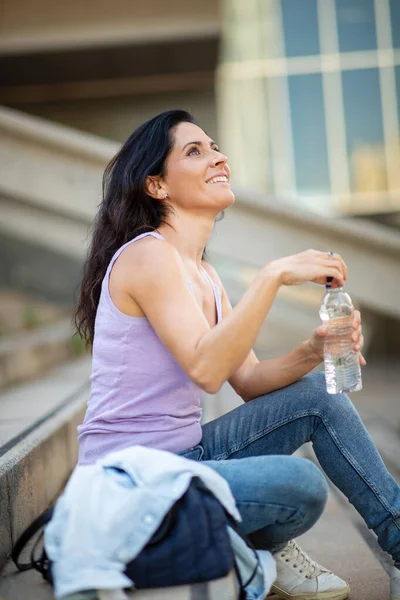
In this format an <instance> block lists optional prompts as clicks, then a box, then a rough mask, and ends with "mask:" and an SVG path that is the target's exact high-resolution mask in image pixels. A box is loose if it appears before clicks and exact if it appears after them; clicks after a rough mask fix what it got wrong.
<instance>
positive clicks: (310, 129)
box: [289, 74, 330, 194]
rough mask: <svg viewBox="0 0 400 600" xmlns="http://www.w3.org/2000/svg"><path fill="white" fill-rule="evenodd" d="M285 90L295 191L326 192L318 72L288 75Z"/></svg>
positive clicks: (320, 93) (325, 157)
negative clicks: (288, 113)
mask: <svg viewBox="0 0 400 600" xmlns="http://www.w3.org/2000/svg"><path fill="white" fill-rule="evenodd" d="M289 93H290V110H291V117H292V130H293V145H294V153H295V166H296V183H297V189H298V192H299V193H300V194H303V193H307V194H323V193H326V192H327V191H328V190H329V187H330V186H329V169H328V158H327V147H326V131H325V114H324V103H323V95H322V79H321V75H320V74H312V75H293V76H291V77H289Z"/></svg>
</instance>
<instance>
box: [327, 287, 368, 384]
mask: <svg viewBox="0 0 400 600" xmlns="http://www.w3.org/2000/svg"><path fill="white" fill-rule="evenodd" d="M353 312H354V306H353V303H352V301H351V298H350V296H349V294H347V293H346V292H345V291H344V290H343V288H342V287H338V288H332V287H331V284H330V283H329V282H328V283H327V284H326V292H325V295H324V297H323V298H322V302H321V307H320V311H319V315H320V317H321V320H322V323H323V325H325V326H326V327H327V328H328V335H327V336H326V337H325V343H324V363H325V378H326V389H327V391H328V393H329V394H338V393H339V392H358V391H359V390H361V388H362V381H361V367H360V360H359V354H358V352H356V351H355V350H354V349H353V346H354V342H353V340H352V339H351V336H352V333H353V331H354V330H353V328H352V325H351V323H352V320H353Z"/></svg>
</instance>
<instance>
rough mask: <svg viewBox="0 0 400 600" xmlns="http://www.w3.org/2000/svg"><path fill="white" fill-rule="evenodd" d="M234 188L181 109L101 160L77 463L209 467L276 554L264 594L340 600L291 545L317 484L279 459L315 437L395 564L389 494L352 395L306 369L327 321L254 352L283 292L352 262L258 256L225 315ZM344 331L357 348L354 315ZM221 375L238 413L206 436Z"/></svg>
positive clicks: (87, 285) (397, 553) (344, 590)
mask: <svg viewBox="0 0 400 600" xmlns="http://www.w3.org/2000/svg"><path fill="white" fill-rule="evenodd" d="M229 179H230V172H229V167H228V165H227V158H226V157H225V156H224V155H223V154H221V152H220V151H219V149H218V147H217V145H216V144H215V142H213V141H212V140H211V139H210V138H209V137H208V136H207V135H206V133H205V132H204V131H203V130H202V129H200V127H198V126H197V125H196V124H195V121H194V119H193V117H191V115H189V114H188V113H186V112H184V111H168V112H165V113H163V114H161V115H158V116H157V117H155V118H154V119H152V120H150V121H148V122H147V123H145V124H144V125H142V126H141V127H139V128H138V129H137V130H136V131H135V132H134V133H133V134H132V136H131V137H130V138H129V139H128V140H127V142H126V143H125V144H124V146H123V147H122V149H121V150H120V152H119V153H118V154H117V155H116V156H115V157H114V159H113V160H112V161H111V163H110V164H109V166H108V167H107V169H106V172H105V177H104V199H103V202H102V204H101V207H100V211H99V214H98V216H97V219H96V223H95V228H94V233H93V240H92V246H91V250H90V253H89V256H88V259H87V262H86V266H85V271H84V277H83V282H82V289H81V295H80V299H79V304H78V307H77V311H76V323H77V327H78V330H79V332H80V333H81V335H83V336H84V337H85V338H86V339H87V340H88V341H89V342H90V343H92V344H93V371H92V389H91V395H90V400H89V403H88V409H87V413H86V417H85V421H84V423H83V425H81V426H80V427H79V443H80V457H79V461H80V463H81V464H85V463H91V462H94V461H95V460H96V459H97V458H98V457H101V456H103V455H105V454H106V453H108V452H110V451H113V450H117V449H122V448H124V447H128V446H130V445H133V444H142V445H145V446H146V445H147V446H151V447H154V448H160V449H164V450H169V451H172V452H176V453H180V454H183V455H184V456H186V457H188V458H191V459H194V460H203V461H207V463H208V464H209V465H210V466H212V467H213V468H215V469H216V470H217V471H218V472H219V473H220V474H221V475H222V476H223V477H225V478H226V479H227V481H228V482H229V484H230V486H231V489H232V492H233V494H234V496H235V499H236V501H237V505H238V508H239V510H240V512H241V514H242V517H243V527H244V530H245V531H246V532H247V533H249V534H250V535H251V537H252V540H253V542H254V543H255V544H256V545H257V547H258V548H265V549H270V550H271V551H272V552H274V553H275V558H276V562H277V568H278V578H277V581H276V582H275V587H274V591H275V593H277V594H278V596H280V597H282V598H291V599H296V598H303V599H305V598H307V599H309V600H312V599H322V598H324V600H328V599H329V600H340V599H342V598H346V597H347V595H348V592H349V588H348V586H347V584H346V583H345V582H344V581H342V580H341V579H340V578H339V577H337V576H335V575H334V574H333V573H331V572H330V571H328V570H327V569H325V568H324V567H321V566H320V565H318V564H317V563H315V562H314V561H312V560H311V559H310V558H309V557H308V556H307V555H306V554H305V553H304V552H303V551H302V550H301V549H300V547H299V546H298V545H297V544H296V543H295V542H294V541H291V540H293V538H294V537H296V536H297V535H300V534H301V533H303V532H304V531H306V530H307V529H308V528H309V527H311V525H312V524H313V523H314V522H315V521H316V520H317V519H318V517H319V516H320V514H321V512H322V510H323V507H324V504H325V500H326V483H325V480H324V478H323V476H322V475H321V472H320V471H319V470H318V469H317V468H316V467H315V466H314V465H313V464H312V463H311V462H310V461H306V460H303V459H300V458H296V457H292V456H290V455H291V454H292V453H293V452H294V451H295V450H296V449H297V448H299V447H300V446H301V445H302V444H303V443H305V442H308V441H310V440H311V441H312V442H313V445H314V449H315V452H316V455H317V457H318V460H319V462H320V464H321V466H322V468H323V469H324V470H325V472H326V474H327V475H328V477H329V478H330V479H331V480H332V481H333V482H334V483H335V484H336V485H337V486H338V487H339V488H340V489H341V490H342V492H343V493H344V494H345V495H346V496H347V497H348V498H349V500H350V502H352V503H353V504H354V506H355V507H356V509H357V510H358V511H359V513H360V514H361V515H362V516H363V518H364V519H365V521H366V523H367V525H368V526H369V527H371V528H373V529H374V530H375V532H376V533H377V535H378V540H379V543H380V545H381V547H382V548H383V549H384V550H386V551H388V552H390V553H391V554H392V556H393V558H394V560H395V561H396V565H397V566H400V519H399V517H400V491H399V488H398V486H397V484H396V483H395V481H394V480H393V479H392V477H391V476H390V475H389V474H388V472H387V470H386V468H385V466H384V464H383V462H382V461H381V459H380V457H379V454H378V452H377V450H376V448H375V447H374V445H373V442H372V441H371V439H370V437H369V435H368V433H367V431H366V430H365V428H364V426H363V424H362V423H361V421H360V418H359V416H358V414H357V413H356V411H355V409H354V408H353V406H352V404H351V402H350V401H349V399H348V397H347V396H346V395H345V394H337V395H328V394H327V393H326V390H325V380H324V376H323V374H321V373H313V374H309V373H310V371H312V369H314V367H316V366H317V365H318V364H320V363H321V361H322V360H323V341H324V335H326V330H325V329H324V328H322V327H318V328H317V329H316V330H315V331H314V332H313V333H312V335H311V337H310V339H308V340H307V341H305V342H304V343H303V344H301V346H299V347H298V348H296V349H295V350H293V351H292V352H290V353H289V354H287V355H286V356H284V357H282V358H279V359H274V360H267V361H262V362H259V361H258V360H257V358H256V356H255V354H254V353H253V351H252V346H253V344H254V342H255V340H256V337H257V335H258V333H259V331H260V328H261V325H262V324H263V322H264V320H265V318H266V316H267V315H268V312H269V310H270V308H271V305H272V303H273V301H274V299H275V297H276V294H277V292H278V290H279V288H280V286H282V285H297V284H301V283H303V282H306V281H312V282H314V283H317V284H324V283H325V281H326V277H332V278H333V285H334V286H338V285H343V283H344V280H345V279H346V277H347V268H346V265H345V263H344V261H343V260H342V258H341V257H340V256H339V255H337V254H334V255H333V256H330V255H329V254H328V253H327V252H319V251H315V250H307V251H306V252H302V253H300V254H296V255H294V256H289V257H285V258H282V259H279V260H275V261H272V262H269V263H267V264H266V265H265V267H264V268H263V269H261V270H260V272H259V274H258V275H257V277H256V278H255V280H254V282H253V283H252V284H251V285H250V287H249V288H248V290H247V291H246V293H245V294H244V295H243V297H242V299H241V300H240V302H239V303H238V304H237V306H235V308H233V309H232V307H231V305H230V303H229V299H228V297H227V294H226V292H225V290H224V288H223V285H222V283H221V281H220V279H219V277H218V275H217V274H216V272H215V271H214V269H213V268H212V267H211V266H210V265H209V264H207V262H205V261H204V260H203V256H204V249H205V246H206V244H207V241H208V239H209V237H210V235H211V233H212V229H213V226H214V222H215V218H216V217H217V215H218V214H219V213H221V211H223V210H224V209H226V208H228V207H229V206H230V204H232V202H233V201H234V196H233V193H232V191H231V189H230V185H229ZM353 328H354V333H353V340H354V348H355V350H356V351H361V349H362V345H363V337H362V333H361V324H360V314H359V313H358V312H357V311H356V312H355V315H354V322H353ZM360 362H361V364H365V360H364V359H363V357H362V355H361V354H360ZM225 381H229V383H230V384H231V385H232V386H233V388H234V389H235V390H236V392H237V393H238V394H239V395H240V396H241V397H242V398H243V400H244V404H243V405H242V406H240V407H238V408H237V409H235V410H233V411H231V412H229V413H227V414H225V415H223V416H222V417H220V418H218V419H216V420H214V421H212V422H210V423H207V424H206V425H204V426H203V427H201V426H200V416H201V412H200V404H199V397H200V392H201V391H202V390H205V391H207V392H209V393H215V392H217V391H218V390H219V389H220V387H221V385H222V384H223V383H224V382H225ZM395 573H399V571H398V570H397V569H396V570H395ZM393 598H395V596H393Z"/></svg>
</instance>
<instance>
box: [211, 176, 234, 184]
mask: <svg viewBox="0 0 400 600" xmlns="http://www.w3.org/2000/svg"><path fill="white" fill-rule="evenodd" d="M207 183H229V181H228V178H227V177H225V176H222V175H221V176H220V177H213V178H212V179H210V180H209V181H207Z"/></svg>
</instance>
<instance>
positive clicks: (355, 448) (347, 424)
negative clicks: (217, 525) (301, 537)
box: [183, 372, 400, 567]
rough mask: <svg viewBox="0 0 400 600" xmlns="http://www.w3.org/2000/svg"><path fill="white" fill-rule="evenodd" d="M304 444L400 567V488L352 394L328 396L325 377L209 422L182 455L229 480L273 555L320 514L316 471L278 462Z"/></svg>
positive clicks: (248, 521)
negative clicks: (194, 444) (310, 447)
mask: <svg viewBox="0 0 400 600" xmlns="http://www.w3.org/2000/svg"><path fill="white" fill-rule="evenodd" d="M305 442H312V444H313V447H314V451H315V454H316V456H317V458H318V461H319V463H320V465H321V467H322V469H323V470H324V471H325V473H326V474H327V475H328V477H329V478H330V480H331V481H332V482H333V483H334V484H335V485H336V486H337V487H338V488H339V489H340V490H341V491H342V492H343V494H345V496H346V497H347V498H348V500H349V502H351V504H353V506H354V507H355V508H356V509H357V511H358V512H359V513H360V515H361V516H362V517H363V518H364V520H365V522H366V524H367V525H368V527H369V528H370V529H373V530H374V531H375V533H376V534H377V536H378V541H379V544H380V546H381V548H382V549H383V550H385V551H387V552H389V553H390V554H391V555H392V557H393V559H394V561H395V564H396V565H397V566H398V567H400V488H399V486H398V484H397V483H396V481H395V480H394V479H393V477H392V476H391V475H390V474H389V473H388V471H387V469H386V467H385V465H384V463H383V461H382V459H381V457H380V456H379V453H378V451H377V449H376V447H375V445H374V443H373V441H372V439H371V438H370V436H369V434H368V432H367V430H366V429H365V427H364V425H363V423H362V421H361V419H360V417H359V415H358V413H357V411H356V410H355V408H354V406H353V404H352V403H351V401H350V400H349V398H348V396H347V395H346V394H334V395H331V394H328V393H327V392H326V386H325V376H324V373H321V372H318V373H312V374H310V375H307V376H305V377H303V378H302V379H300V380H299V381H297V382H296V383H294V384H292V385H289V386H287V387H285V388H282V389H280V390H277V391H275V392H272V393H270V394H267V395H265V396H261V397H260V398H256V399H254V400H252V401H250V402H247V403H246V404H243V405H241V406H239V407H238V408H236V409H235V410H233V411H231V412H229V413H227V414H225V415H223V416H222V417H220V418H218V419H215V420H214V421H211V422H210V423H207V424H205V425H204V426H203V439H202V442H201V444H200V445H199V446H197V447H196V448H193V449H190V450H188V451H186V452H184V453H183V455H184V456H187V457H188V458H194V459H197V460H202V461H206V462H205V464H207V465H209V466H211V467H212V468H214V469H215V470H216V471H217V472H218V473H219V474H220V475H222V476H223V477H224V478H225V479H226V480H227V481H228V483H229V485H230V488H231V490H232V493H233V495H234V497H235V499H236V505H237V507H238V508H239V510H240V513H241V515H242V519H243V522H242V526H243V528H244V530H245V531H246V532H247V533H251V532H252V533H251V535H250V538H251V539H252V540H253V542H254V543H255V545H256V547H258V548H266V549H269V550H271V551H275V550H277V549H278V548H279V545H282V544H283V543H285V542H287V541H288V540H290V539H291V538H293V537H295V536H296V535H298V534H300V533H302V532H303V531H304V530H306V529H308V528H309V527H310V525H311V524H312V521H313V520H316V518H317V516H318V515H319V513H320V511H321V498H322V497H323V494H324V486H323V481H321V479H322V476H319V477H318V470H317V467H314V466H313V465H312V464H311V463H310V462H309V461H306V460H302V459H298V458H296V457H290V456H275V455H290V454H292V453H293V452H295V451H296V450H297V449H298V448H299V447H300V446H301V445H302V444H304V443H305Z"/></svg>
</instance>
